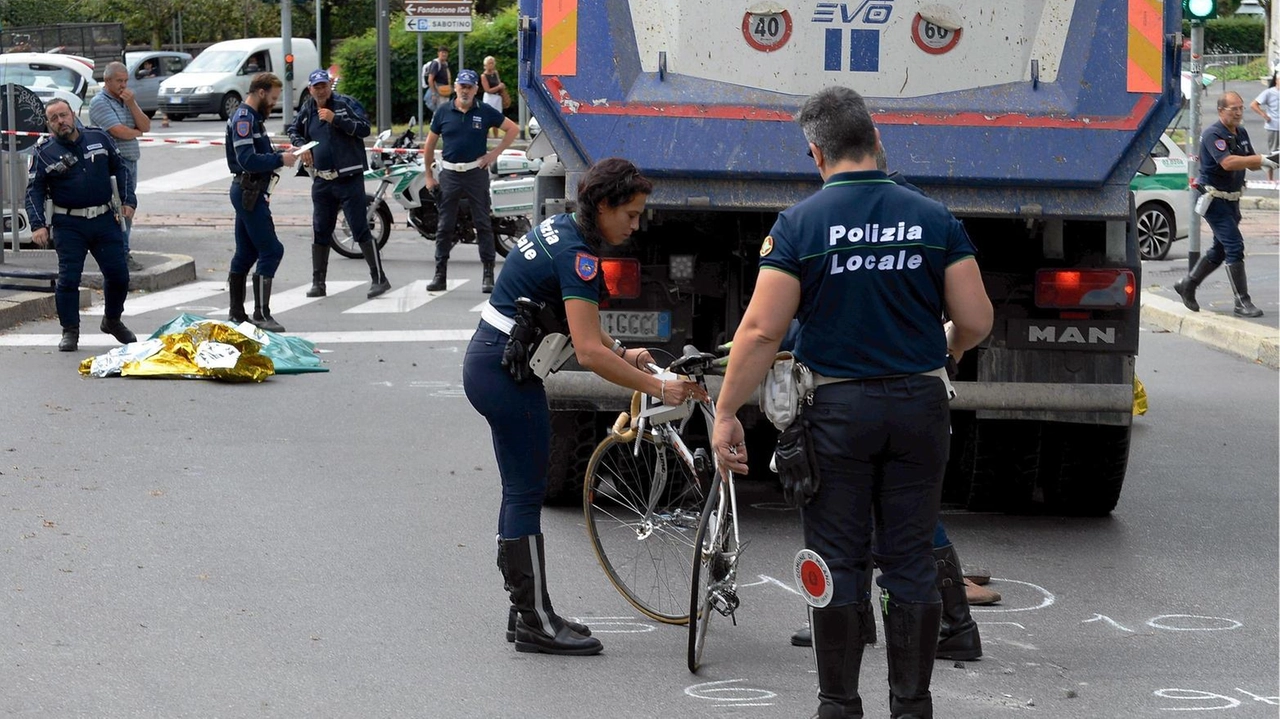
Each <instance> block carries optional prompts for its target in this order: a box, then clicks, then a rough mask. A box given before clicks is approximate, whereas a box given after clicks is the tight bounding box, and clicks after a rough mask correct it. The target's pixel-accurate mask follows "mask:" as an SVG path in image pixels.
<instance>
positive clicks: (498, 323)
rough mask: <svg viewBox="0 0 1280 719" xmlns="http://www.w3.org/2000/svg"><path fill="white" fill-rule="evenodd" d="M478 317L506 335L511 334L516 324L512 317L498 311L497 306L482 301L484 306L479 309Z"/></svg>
mask: <svg viewBox="0 0 1280 719" xmlns="http://www.w3.org/2000/svg"><path fill="white" fill-rule="evenodd" d="M480 319H482V320H484V321H485V322H486V323H488V324H489V325H490V326H491V327H493V328H494V329H495V330H497V331H499V332H501V333H502V334H504V335H507V336H510V335H511V330H512V329H514V328H515V326H516V321H515V320H514V319H512V318H510V317H508V316H506V315H504V314H502V313H501V312H499V311H498V308H496V307H494V306H493V305H491V304H489V303H488V302H486V303H484V307H483V308H481V310H480Z"/></svg>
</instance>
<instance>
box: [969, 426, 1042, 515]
mask: <svg viewBox="0 0 1280 719" xmlns="http://www.w3.org/2000/svg"><path fill="white" fill-rule="evenodd" d="M975 424H976V426H975V428H974V439H973V442H974V444H973V458H972V461H973V474H972V475H971V478H970V484H969V498H968V502H967V503H966V506H967V508H968V509H969V510H970V511H973V512H993V511H994V512H1010V513H1018V512H1027V511H1029V510H1030V509H1031V498H1032V492H1033V490H1034V489H1035V484H1036V476H1037V474H1038V473H1039V467H1040V431H1041V423H1040V422H1036V421H1030V420H978V421H977V422H976V423H975Z"/></svg>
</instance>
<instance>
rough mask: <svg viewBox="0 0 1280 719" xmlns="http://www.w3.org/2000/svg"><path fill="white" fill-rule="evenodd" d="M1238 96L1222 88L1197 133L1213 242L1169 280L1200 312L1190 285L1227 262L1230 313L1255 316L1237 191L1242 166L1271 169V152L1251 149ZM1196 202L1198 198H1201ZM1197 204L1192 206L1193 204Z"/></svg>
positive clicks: (1257, 312)
mask: <svg viewBox="0 0 1280 719" xmlns="http://www.w3.org/2000/svg"><path fill="white" fill-rule="evenodd" d="M1243 119H1244V100H1243V99H1242V98H1241V97H1240V95H1239V93H1235V92H1224V93H1222V97H1219V98H1218V121H1217V122H1215V123H1213V124H1212V125H1210V126H1208V127H1206V128H1205V129H1204V132H1203V133H1201V135H1200V178H1199V183H1200V190H1201V191H1202V192H1204V193H1205V194H1206V195H1209V197H1210V198H1212V199H1210V200H1209V207H1208V208H1206V209H1205V211H1204V213H1203V215H1204V219H1205V222H1208V223H1209V226H1210V227H1212V228H1213V246H1212V247H1210V248H1209V251H1208V252H1206V253H1204V255H1203V256H1201V257H1200V260H1199V261H1198V262H1196V266H1195V267H1193V268H1191V271H1190V272H1189V273H1187V276H1186V277H1183V278H1182V279H1180V280H1178V281H1177V282H1175V283H1173V289H1174V291H1176V292H1177V293H1178V294H1179V295H1180V296H1181V297H1182V304H1184V305H1186V306H1187V309H1189V310H1191V311H1192V312H1199V311H1200V303H1199V302H1196V288H1197V287H1199V286H1200V283H1201V282H1203V281H1204V279H1205V278H1206V277H1208V276H1209V275H1210V274H1211V273H1212V272H1213V271H1214V270H1216V269H1218V268H1219V267H1220V266H1222V262H1223V260H1225V261H1226V263H1227V280H1228V281H1229V282H1230V283H1231V291H1232V293H1233V294H1235V298H1236V301H1235V313H1236V314H1237V315H1240V316H1241V317H1261V316H1262V310H1260V309H1258V308H1257V307H1255V306H1254V304H1253V302H1252V301H1251V300H1250V298H1249V281H1248V279H1247V278H1246V277H1245V273H1244V236H1243V235H1241V234H1240V194H1241V190H1243V189H1244V173H1245V170H1258V169H1261V168H1263V167H1266V168H1269V169H1275V168H1276V167H1277V163H1276V157H1275V156H1274V155H1273V156H1271V157H1263V156H1261V155H1259V154H1258V153H1256V152H1254V149H1253V145H1252V144H1251V143H1250V141H1249V133H1248V132H1247V131H1246V130H1245V129H1244V125H1243V124H1242V122H1241V121H1242V120H1243ZM1201 199H1202V201H1203V199H1204V198H1201ZM1198 206H1199V205H1197V207H1198Z"/></svg>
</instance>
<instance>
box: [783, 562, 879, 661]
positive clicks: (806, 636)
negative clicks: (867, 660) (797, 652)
mask: <svg viewBox="0 0 1280 719" xmlns="http://www.w3.org/2000/svg"><path fill="white" fill-rule="evenodd" d="M874 570H875V565H874V564H872V563H871V562H870V561H868V562H867V570H866V572H864V573H863V575H862V596H863V597H864V598H866V599H867V603H866V607H867V610H866V611H867V614H868V618H867V620H866V621H865V622H864V626H863V629H864V630H866V631H867V636H866V637H864V638H863V641H864V642H865V643H867V644H875V643H876V619H875V613H874V612H872V611H871V603H870V597H871V574H872V572H873V571H874ZM791 646H793V647H811V646H813V631H812V630H811V629H810V628H809V625H808V624H806V625H804V626H803V627H800V628H799V629H797V630H796V633H795V634H792V635H791Z"/></svg>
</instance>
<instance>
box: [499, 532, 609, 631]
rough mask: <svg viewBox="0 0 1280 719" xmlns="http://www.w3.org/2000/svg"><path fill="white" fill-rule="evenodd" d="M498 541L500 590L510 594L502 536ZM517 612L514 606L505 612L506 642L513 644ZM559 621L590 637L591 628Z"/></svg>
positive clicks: (562, 619) (567, 621) (566, 620)
mask: <svg viewBox="0 0 1280 719" xmlns="http://www.w3.org/2000/svg"><path fill="white" fill-rule="evenodd" d="M497 540H498V571H500V572H502V588H503V589H505V590H507V593H508V594H510V592H511V585H510V584H508V583H507V550H506V549H505V548H504V547H503V545H502V536H501V535H499V536H498V537H497ZM518 615H519V612H517V611H516V608H515V605H512V606H511V611H509V612H507V641H508V642H514V641H515V640H516V617H517V616H518ZM560 621H562V622H564V623H565V624H567V625H568V626H569V628H570V629H572V630H573V631H575V632H577V633H579V634H581V635H582V636H584V637H589V636H591V628H590V627H588V626H587V625H585V624H579V623H577V622H571V621H569V620H568V619H565V618H564V617H560Z"/></svg>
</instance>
